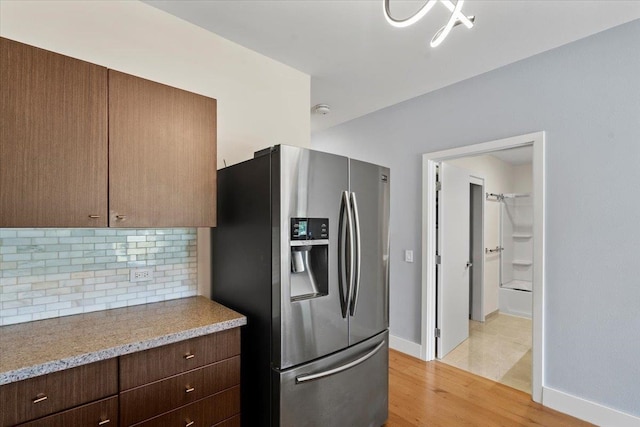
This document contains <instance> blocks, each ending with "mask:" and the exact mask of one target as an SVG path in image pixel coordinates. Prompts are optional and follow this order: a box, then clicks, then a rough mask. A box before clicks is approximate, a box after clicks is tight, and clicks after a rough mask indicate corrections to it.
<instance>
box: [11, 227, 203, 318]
mask: <svg viewBox="0 0 640 427" xmlns="http://www.w3.org/2000/svg"><path fill="white" fill-rule="evenodd" d="M196 259H197V255H196V229H195V228H172V229H168V228H163V229H148V228H147V229H104V228H101V229H87V228H65V229H51V228H19V229H18V228H0V325H10V324H14V323H22V322H29V321H32V320H39V319H46V318H51V317H59V316H66V315H70V314H78V313H88V312H91V311H99V310H105V309H109V308H117V307H125V306H130V305H136V304H145V303H149V302H157V301H164V300H169V299H175V298H182V297H187V296H193V295H196V293H197V277H196V274H197V261H196ZM133 268H148V269H152V270H153V271H152V273H153V279H152V280H150V281H140V282H130V281H129V278H130V275H129V273H130V270H131V269H133Z"/></svg>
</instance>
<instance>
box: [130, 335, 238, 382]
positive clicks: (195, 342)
mask: <svg viewBox="0 0 640 427" xmlns="http://www.w3.org/2000/svg"><path fill="white" fill-rule="evenodd" d="M238 354H240V330H239V328H234V329H230V330H227V331H222V332H218V333H215V334H211V335H205V336H202V337H198V338H192V339H190V340H186V341H180V342H177V343H174V344H169V345H165V346H162V347H157V348H152V349H149V350H145V351H141V352H139V353H133V354H128V355H126V356H121V357H120V390H128V389H130V388H134V387H138V386H141V385H144V384H148V383H150V382H153V381H157V380H160V379H162V378H166V377H169V376H171V375H175V374H180V373H182V372H186V371H189V370H192V369H195V368H199V367H201V366H205V365H209V364H211V363H214V362H217V361H219V360H223V359H227V358H229V357H232V356H235V355H238Z"/></svg>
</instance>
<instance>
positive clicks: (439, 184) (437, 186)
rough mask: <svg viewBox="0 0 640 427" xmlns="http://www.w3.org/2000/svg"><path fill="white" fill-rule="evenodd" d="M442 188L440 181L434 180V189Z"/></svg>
mask: <svg viewBox="0 0 640 427" xmlns="http://www.w3.org/2000/svg"><path fill="white" fill-rule="evenodd" d="M440 190H442V183H441V182H440V181H436V191H440Z"/></svg>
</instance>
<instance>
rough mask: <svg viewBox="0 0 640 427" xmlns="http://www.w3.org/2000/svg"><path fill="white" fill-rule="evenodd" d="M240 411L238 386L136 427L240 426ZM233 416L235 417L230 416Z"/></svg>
mask: <svg viewBox="0 0 640 427" xmlns="http://www.w3.org/2000/svg"><path fill="white" fill-rule="evenodd" d="M239 412H240V387H239V386H236V387H233V388H230V389H228V390H225V391H223V392H221V393H218V394H215V395H213V396H209V397H207V398H204V399H202V400H199V401H197V402H194V403H192V404H190V405H187V406H185V407H183V408H179V409H176V410H175V411H171V412H169V413H167V414H164V415H161V416H159V417H156V418H153V419H150V420H147V421H144V422H142V423H140V424H136V427H203V426H206V427H210V426H213V425H215V426H216V427H218V426H219V427H239V426H240V416H239V415H236V414H238V413H239ZM234 415H236V416H234ZM232 416H234V417H233V418H229V417H232ZM234 419H237V420H236V421H235V423H234V422H233V421H232V420H234ZM222 420H224V421H222ZM220 421H222V422H220ZM191 423H193V424H191ZM216 423H219V424H216ZM124 425H125V424H123V426H124Z"/></svg>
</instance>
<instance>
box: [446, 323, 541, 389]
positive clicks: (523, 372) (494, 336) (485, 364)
mask: <svg viewBox="0 0 640 427" xmlns="http://www.w3.org/2000/svg"><path fill="white" fill-rule="evenodd" d="M531 328H532V325H531V319H525V318H522V317H515V316H509V315H506V314H497V315H494V316H491V317H490V318H489V319H488V320H486V321H485V322H484V323H482V322H476V321H473V320H470V321H469V338H468V339H467V340H465V341H464V342H463V343H462V344H460V345H459V346H458V347H456V348H455V349H454V350H453V351H451V352H450V353H449V354H448V355H446V356H445V357H444V358H443V359H442V362H444V363H447V364H449V365H452V366H455V367H457V368H460V369H464V370H466V371H469V372H472V373H474V374H477V375H480V376H483V377H485V378H489V379H492V380H494V381H497V382H500V383H503V384H506V385H508V386H510V387H513V388H517V389H519V390H522V391H524V392H527V393H531Z"/></svg>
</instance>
